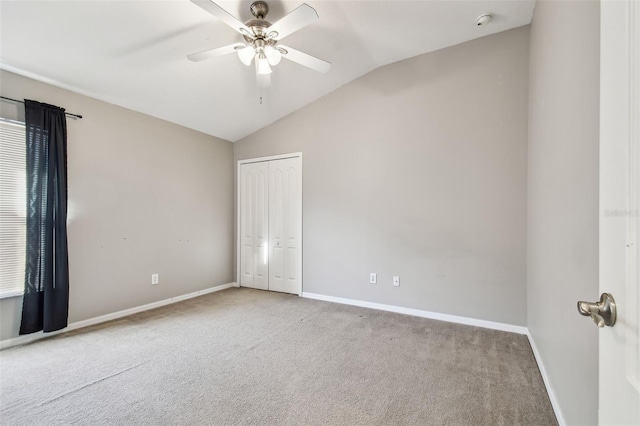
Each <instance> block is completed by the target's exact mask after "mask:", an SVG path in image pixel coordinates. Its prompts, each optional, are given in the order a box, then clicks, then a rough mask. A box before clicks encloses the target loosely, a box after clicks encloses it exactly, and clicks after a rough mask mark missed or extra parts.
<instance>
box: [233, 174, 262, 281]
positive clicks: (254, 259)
mask: <svg viewBox="0 0 640 426" xmlns="http://www.w3.org/2000/svg"><path fill="white" fill-rule="evenodd" d="M268 172H269V167H268V165H267V164H266V163H250V164H243V165H241V166H240V182H241V184H240V186H239V188H238V189H239V191H240V235H241V238H240V240H241V241H240V244H241V245H242V248H241V250H240V285H241V286H242V287H251V288H259V289H263V290H267V289H268V288H269V283H268V279H269V264H268V241H269V235H268V232H269V227H268V219H269V218H268V202H269V200H268V197H269V194H268V187H267V179H268Z"/></svg>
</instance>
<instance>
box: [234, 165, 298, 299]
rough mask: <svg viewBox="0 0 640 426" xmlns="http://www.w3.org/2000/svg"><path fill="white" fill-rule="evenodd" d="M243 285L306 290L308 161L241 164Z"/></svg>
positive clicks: (292, 290)
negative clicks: (304, 166) (304, 205)
mask: <svg viewBox="0 0 640 426" xmlns="http://www.w3.org/2000/svg"><path fill="white" fill-rule="evenodd" d="M239 167H240V173H239V185H238V190H239V209H240V223H239V226H240V230H239V231H240V239H239V242H240V277H239V279H240V286H242V287H251V288H257V289H262V290H272V291H281V292H284V293H293V294H300V293H302V161H301V158H300V157H294V158H286V159H281V160H271V161H261V162H255V163H244V164H240V166H239Z"/></svg>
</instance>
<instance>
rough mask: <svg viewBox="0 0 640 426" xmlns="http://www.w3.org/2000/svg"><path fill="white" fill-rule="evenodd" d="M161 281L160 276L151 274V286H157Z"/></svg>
mask: <svg viewBox="0 0 640 426" xmlns="http://www.w3.org/2000/svg"><path fill="white" fill-rule="evenodd" d="M159 281H160V276H159V274H151V285H156V284H158V282H159Z"/></svg>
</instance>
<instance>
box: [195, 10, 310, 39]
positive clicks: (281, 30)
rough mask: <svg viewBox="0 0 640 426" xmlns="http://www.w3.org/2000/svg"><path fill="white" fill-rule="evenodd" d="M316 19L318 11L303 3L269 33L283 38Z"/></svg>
mask: <svg viewBox="0 0 640 426" xmlns="http://www.w3.org/2000/svg"><path fill="white" fill-rule="evenodd" d="M191 1H194V0H191ZM316 19H318V12H316V10H315V9H314V8H312V7H311V6H309V5H308V4H306V3H303V4H301V5H300V6H298V7H297V8H295V9H294V10H293V11H291V13H289V14H288V15H287V16H285V17H284V18H282V19H280V20H279V21H278V22H276V23H274V24H273V25H271V26H270V27H269V29H268V32H267V34H268V35H269V38H272V39H274V40H281V39H283V38H285V37H286V36H288V35H289V34H292V33H294V32H296V31H298V30H299V29H300V28H303V27H306V26H307V25H309V24H310V23H312V22H313V21H315V20H316Z"/></svg>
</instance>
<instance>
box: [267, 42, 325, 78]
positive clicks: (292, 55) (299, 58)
mask: <svg viewBox="0 0 640 426" xmlns="http://www.w3.org/2000/svg"><path fill="white" fill-rule="evenodd" d="M278 48H279V49H278V50H280V53H282V57H283V58H286V59H288V60H290V61H293V62H296V63H298V64H300V65H304V66H305V67H307V68H311V69H312V70H314V71H318V72H321V73H323V74H324V73H326V72H327V71H329V68H331V64H330V63H329V62H327V61H323V60H322V59H318V58H316V57H315V56H311V55H307V54H306V53H302V52H300V51H299V50H295V49H292V48H290V47H288V46H281V45H278ZM285 52H286V53H285Z"/></svg>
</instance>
